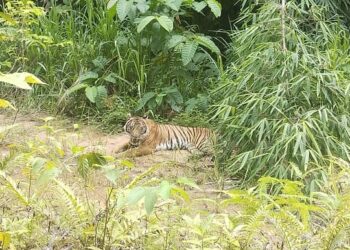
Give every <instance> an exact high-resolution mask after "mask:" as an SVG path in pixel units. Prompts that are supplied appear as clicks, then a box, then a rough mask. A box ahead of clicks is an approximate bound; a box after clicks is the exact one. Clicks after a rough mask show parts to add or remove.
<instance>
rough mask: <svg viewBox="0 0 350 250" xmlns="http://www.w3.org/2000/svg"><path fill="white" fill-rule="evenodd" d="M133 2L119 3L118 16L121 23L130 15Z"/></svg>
mask: <svg viewBox="0 0 350 250" xmlns="http://www.w3.org/2000/svg"><path fill="white" fill-rule="evenodd" d="M131 4H132V3H131V2H129V1H127V0H119V1H118V3H117V14H118V17H119V19H120V21H124V19H125V17H126V16H127V15H128V14H129V11H130V9H131Z"/></svg>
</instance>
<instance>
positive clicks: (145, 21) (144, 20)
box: [137, 16, 156, 33]
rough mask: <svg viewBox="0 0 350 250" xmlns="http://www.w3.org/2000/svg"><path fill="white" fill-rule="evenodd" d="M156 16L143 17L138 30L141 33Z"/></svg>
mask: <svg viewBox="0 0 350 250" xmlns="http://www.w3.org/2000/svg"><path fill="white" fill-rule="evenodd" d="M155 18H156V17H155V16H146V17H144V18H142V19H141V21H140V23H139V25H137V32H138V33H140V32H141V31H142V30H143V29H144V28H145V27H146V26H147V25H148V24H149V23H150V22H151V21H152V20H154V19H155Z"/></svg>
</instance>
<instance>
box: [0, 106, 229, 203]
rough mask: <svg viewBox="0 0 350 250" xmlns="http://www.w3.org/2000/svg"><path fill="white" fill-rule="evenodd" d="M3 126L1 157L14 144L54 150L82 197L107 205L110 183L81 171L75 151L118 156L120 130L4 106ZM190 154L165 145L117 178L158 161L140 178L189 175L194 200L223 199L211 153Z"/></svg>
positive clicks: (44, 153) (18, 170)
mask: <svg viewBox="0 0 350 250" xmlns="http://www.w3.org/2000/svg"><path fill="white" fill-rule="evenodd" d="M4 126H9V127H11V128H10V129H8V130H6V132H5V133H3V138H0V157H1V158H2V159H4V157H6V156H9V155H10V151H11V149H19V148H21V151H22V152H26V150H27V151H30V150H29V148H33V147H35V148H36V150H37V154H36V155H39V156H41V157H43V158H45V157H49V158H50V157H51V158H52V155H56V157H57V159H58V161H59V162H60V163H59V164H60V165H61V166H60V168H61V171H62V172H61V174H60V177H59V178H60V179H64V182H65V183H66V184H68V185H69V186H70V187H72V189H73V190H74V192H75V193H76V194H77V195H79V196H81V198H83V197H89V199H91V202H93V203H95V204H96V205H97V206H100V207H101V208H102V207H103V206H104V201H105V199H106V188H107V187H108V186H110V185H111V183H110V182H109V181H108V180H107V179H106V177H105V176H104V175H103V174H102V173H101V172H100V171H99V170H96V171H93V174H92V175H90V176H89V178H88V181H86V180H84V179H83V178H81V176H80V175H79V173H78V171H76V169H77V162H78V161H77V155H74V153H72V151H74V150H78V151H79V152H80V151H81V153H87V152H98V153H101V154H102V155H107V156H111V157H110V158H111V159H113V158H114V155H115V154H114V153H113V151H114V149H115V148H116V146H117V145H118V142H120V140H122V136H121V135H120V134H107V133H103V132H101V131H99V130H97V129H96V128H94V127H91V126H87V125H83V124H79V125H78V124H75V123H74V122H72V121H70V120H69V119H67V118H63V117H51V116H49V115H47V114H43V113H31V114H17V115H15V114H14V113H12V114H10V113H8V112H3V113H0V127H4ZM48 145H50V146H49V147H48ZM31 150H32V149H31ZM190 156H191V155H190V154H189V153H188V152H187V151H184V150H178V151H161V152H157V153H155V154H153V155H148V156H143V157H137V158H135V159H133V160H132V162H133V164H134V166H131V167H129V168H125V167H124V171H127V174H126V175H124V177H123V180H118V184H119V185H122V186H123V185H124V186H125V185H126V184H127V183H130V182H131V181H132V180H133V179H134V178H136V177H138V176H140V175H141V174H143V173H145V172H146V171H147V170H149V169H150V168H152V167H154V166H156V165H157V166H159V167H157V168H155V171H151V172H150V173H149V174H148V175H147V177H145V178H142V180H140V182H138V184H140V185H142V184H147V183H152V182H153V183H154V182H155V181H157V180H168V181H170V182H173V183H174V182H176V179H177V178H179V177H187V178H189V179H192V180H193V181H194V182H195V183H196V184H197V185H198V187H199V188H200V189H189V190H187V191H188V192H189V194H190V197H191V200H193V199H196V200H202V201H201V202H200V203H201V205H200V206H201V207H203V206H204V207H205V208H206V207H208V206H209V205H208V204H206V202H205V201H203V199H206V198H211V199H214V200H216V199H220V192H217V191H216V190H218V189H219V185H218V183H223V181H220V178H221V177H220V175H219V174H217V172H216V171H215V168H214V167H212V166H209V165H210V162H209V161H208V159H200V160H194V159H191V157H190ZM113 160H118V159H113ZM17 164H20V163H17ZM8 170H9V171H7V172H8V173H10V175H11V176H12V177H13V178H14V179H15V180H18V182H19V183H18V185H20V180H21V179H22V178H26V177H25V173H23V168H22V167H21V166H17V167H13V166H11V167H10V169H8ZM231 184H232V183H230V181H228V182H226V186H229V185H230V188H232V185H231ZM221 186H223V185H221ZM221 188H223V187H221ZM227 188H228V187H225V189H227Z"/></svg>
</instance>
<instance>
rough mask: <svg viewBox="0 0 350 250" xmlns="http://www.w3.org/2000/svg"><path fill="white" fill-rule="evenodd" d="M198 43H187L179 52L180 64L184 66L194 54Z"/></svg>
mask: <svg viewBox="0 0 350 250" xmlns="http://www.w3.org/2000/svg"><path fill="white" fill-rule="evenodd" d="M197 47H198V43H196V42H194V41H187V42H186V43H185V45H184V46H183V47H182V50H181V59H182V64H183V65H184V66H186V65H187V64H188V63H189V62H190V61H191V60H192V58H193V56H194V54H195V53H196V50H197Z"/></svg>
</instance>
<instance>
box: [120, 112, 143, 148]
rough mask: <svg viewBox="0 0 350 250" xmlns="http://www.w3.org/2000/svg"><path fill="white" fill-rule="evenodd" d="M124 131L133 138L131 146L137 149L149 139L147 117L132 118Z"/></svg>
mask: <svg viewBox="0 0 350 250" xmlns="http://www.w3.org/2000/svg"><path fill="white" fill-rule="evenodd" d="M124 131H125V132H126V133H128V134H129V135H130V137H131V140H130V144H131V146H133V147H137V146H139V145H140V143H141V142H143V141H144V140H146V139H147V137H148V135H149V127H148V124H147V117H144V118H143V117H139V116H134V117H130V116H129V119H128V120H127V122H126V123H125V125H124Z"/></svg>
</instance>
